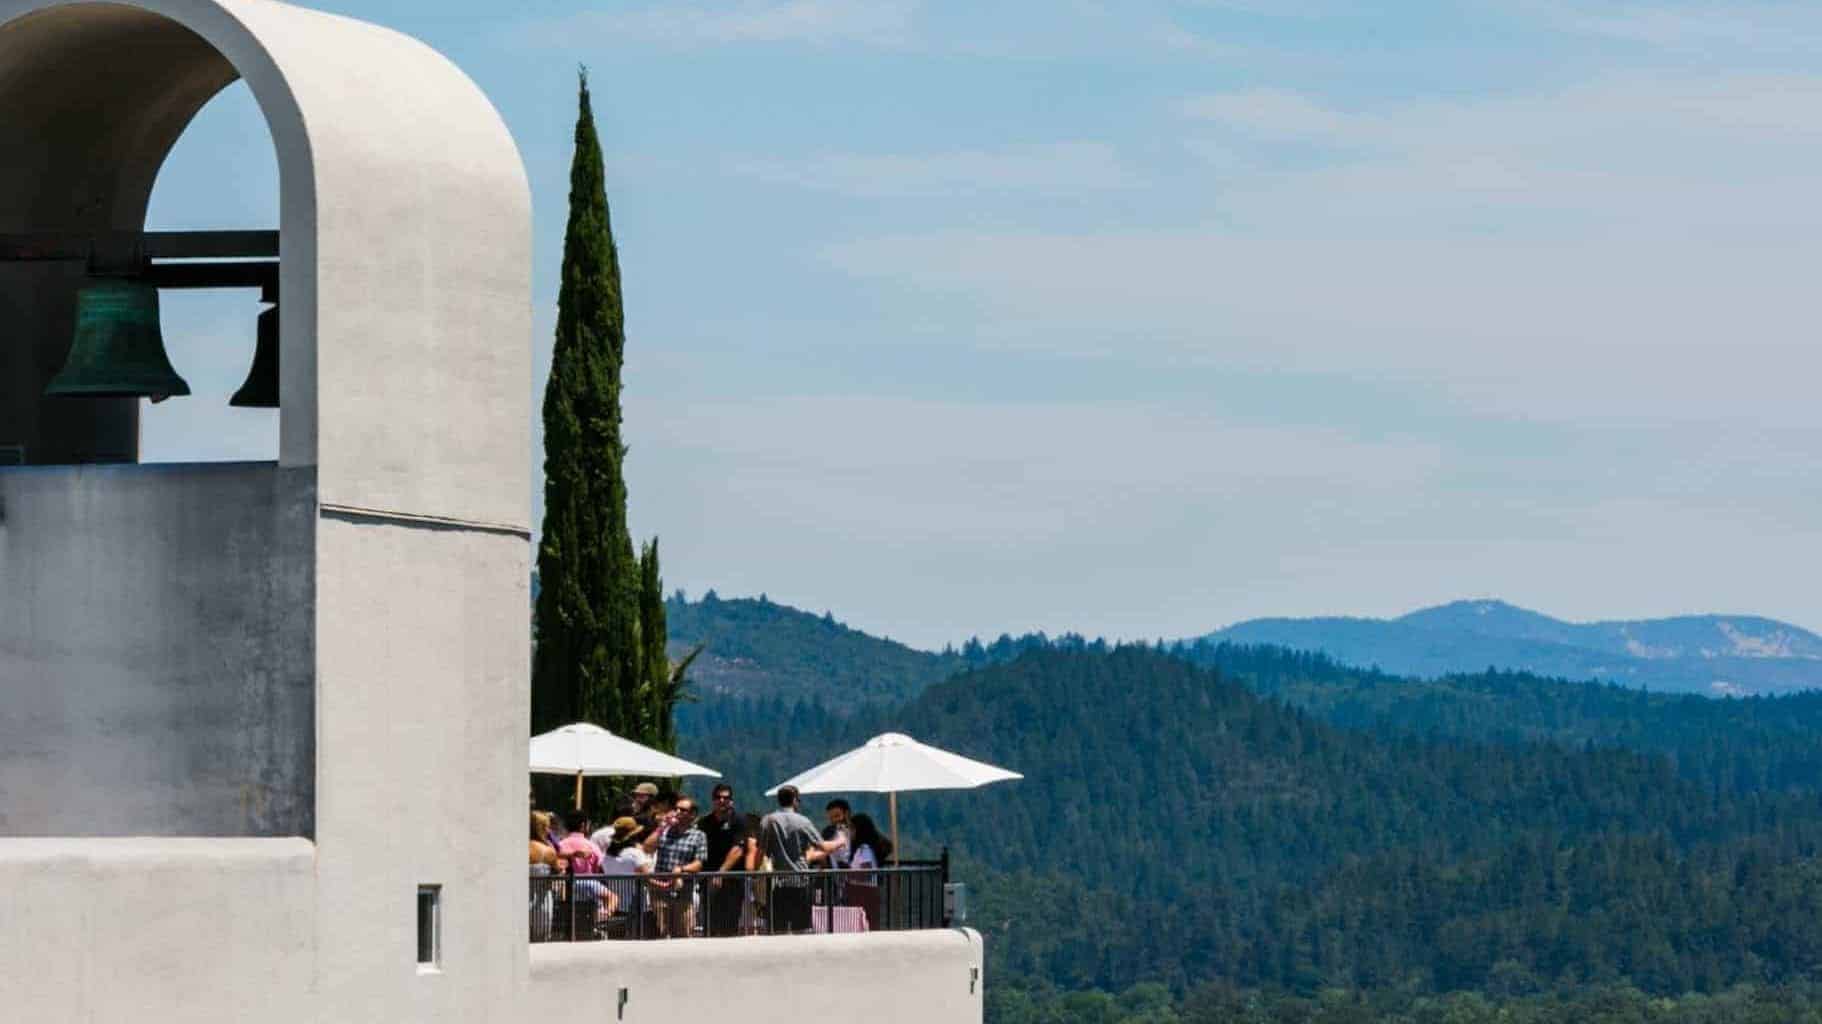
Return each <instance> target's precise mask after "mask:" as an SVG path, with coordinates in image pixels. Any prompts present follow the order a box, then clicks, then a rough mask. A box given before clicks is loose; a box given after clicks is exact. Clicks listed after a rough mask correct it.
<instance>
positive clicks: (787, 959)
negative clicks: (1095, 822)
mask: <svg viewBox="0 0 1822 1024" xmlns="http://www.w3.org/2000/svg"><path fill="white" fill-rule="evenodd" d="M985 984H986V979H985V977H984V976H983V960H982V951H981V937H980V934H979V933H978V932H976V931H974V930H973V929H955V930H937V931H922V932H878V933H874V934H870V935H792V936H752V937H745V938H733V939H700V940H695V941H683V942H662V941H658V942H576V943H569V942H557V943H544V944H540V945H536V946H533V947H532V950H531V988H530V991H529V994H528V998H527V999H526V1002H525V1004H524V1005H525V1008H526V1011H527V1012H525V1013H523V1014H521V1015H518V1016H515V1017H513V1018H511V1019H514V1020H525V1021H533V1020H539V1021H542V1020H558V1019H562V1018H563V1017H564V1016H566V1015H569V1014H573V1013H575V1012H577V1011H578V1010H580V1011H582V1012H583V1013H585V1014H586V1015H587V1019H590V1020H605V1021H613V1020H625V1021H629V1022H654V1024H657V1022H666V1021H679V1020H689V1021H700V1020H709V1019H716V1018H721V1017H723V1016H724V1015H729V1014H731V1015H732V1017H733V1019H735V1020H738V1021H740V1022H741V1024H803V1022H804V1021H810V1020H868V1021H876V1022H878V1024H978V1022H979V1021H980V1020H981V1007H982V991H983V986H984V985H985ZM622 988H624V989H626V994H627V1000H626V1006H625V1014H624V1016H622V1017H617V1016H615V1014H616V1013H617V1012H618V1010H619V1001H618V994H619V991H620V989H622Z"/></svg>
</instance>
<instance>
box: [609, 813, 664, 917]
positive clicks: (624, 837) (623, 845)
mask: <svg viewBox="0 0 1822 1024" xmlns="http://www.w3.org/2000/svg"><path fill="white" fill-rule="evenodd" d="M613 830H614V831H613V836H612V838H611V839H609V840H608V843H607V847H606V848H605V849H604V850H602V852H603V853H604V854H606V856H604V857H602V858H601V873H602V874H604V875H608V876H619V877H618V878H616V877H609V878H608V880H607V881H606V883H605V884H606V885H607V887H608V888H609V889H611V890H612V891H613V893H614V895H615V896H617V897H618V900H617V901H616V902H617V903H618V904H619V906H620V907H621V908H623V909H625V910H626V911H628V912H629V913H636V912H638V910H639V902H638V895H639V886H638V885H636V884H635V883H634V882H633V881H632V880H631V876H633V875H639V874H645V873H646V872H649V871H650V870H651V869H652V863H653V859H652V857H651V856H650V855H649V854H647V853H646V852H645V849H644V847H643V846H642V845H641V844H640V843H639V840H640V839H642V838H644V832H645V829H644V828H643V827H642V826H641V825H640V824H639V823H638V822H637V821H634V820H633V819H631V818H617V819H615V821H614V825H613ZM621 879H625V880H624V881H622V880H621Z"/></svg>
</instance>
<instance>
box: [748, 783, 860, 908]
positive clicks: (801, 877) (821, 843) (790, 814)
mask: <svg viewBox="0 0 1822 1024" xmlns="http://www.w3.org/2000/svg"><path fill="white" fill-rule="evenodd" d="M759 842H760V845H761V846H762V847H763V848H764V849H765V852H766V856H768V857H770V858H772V870H773V871H774V872H777V873H778V874H776V875H774V876H773V878H772V880H771V881H772V894H771V899H770V900H769V901H768V904H767V905H768V906H769V907H770V908H771V918H772V920H771V927H772V933H773V934H774V935H777V934H782V933H784V932H807V931H809V930H810V876H809V872H810V871H811V869H812V865H814V864H816V863H818V862H821V861H823V860H826V859H828V856H829V854H831V853H834V852H835V851H836V850H839V849H841V848H842V847H843V846H845V845H846V844H847V842H848V839H847V836H845V835H840V834H838V835H836V837H835V838H834V839H824V838H823V837H822V833H820V832H818V831H816V826H815V825H813V824H811V822H810V819H808V818H806V817H804V816H803V815H802V814H800V813H798V810H797V787H796V786H780V787H779V789H778V810H776V811H773V812H772V813H770V814H768V815H766V816H765V818H764V819H762V820H761V821H760V822H759Z"/></svg>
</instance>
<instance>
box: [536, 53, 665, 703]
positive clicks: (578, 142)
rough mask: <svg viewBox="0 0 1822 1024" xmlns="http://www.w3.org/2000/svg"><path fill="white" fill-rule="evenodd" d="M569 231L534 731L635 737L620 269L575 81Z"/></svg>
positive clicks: (640, 664)
mask: <svg viewBox="0 0 1822 1024" xmlns="http://www.w3.org/2000/svg"><path fill="white" fill-rule="evenodd" d="M578 92H579V95H580V100H579V104H580V109H579V110H578V111H577V115H576V137H575V146H576V148H575V156H574V159H573V161H572V163H571V164H570V176H569V224H568V227H567V230H566V231H565V233H564V238H563V280H562V284H561V286H560V288H559V290H558V293H557V336H556V345H555V349H554V352H553V355H552V359H551V370H550V381H549V383H548V384H547V385H546V386H545V389H544V532H543V539H542V541H541V543H540V545H539V548H538V576H539V582H540V589H539V593H538V609H537V631H538V636H537V641H538V645H537V651H536V653H535V655H534V656H533V661H532V681H531V692H532V731H533V732H542V731H544V730H547V729H552V728H555V727H556V726H559V725H563V724H566V723H569V722H573V721H577V720H586V721H590V722H594V723H595V724H597V725H600V726H602V727H603V728H606V729H609V730H612V731H614V732H616V733H620V734H622V735H628V736H633V737H639V736H640V735H641V734H642V733H643V732H644V731H645V729H644V728H642V726H644V724H645V723H643V722H640V721H639V720H638V718H637V717H632V718H630V719H629V717H628V715H627V711H628V710H629V707H628V703H627V700H626V698H627V696H628V695H630V694H633V693H637V692H638V691H640V690H642V689H644V688H645V687H644V686H643V685H642V684H643V683H644V681H645V675H646V672H645V657H644V652H643V650H642V648H641V646H640V643H639V628H638V614H639V611H638V598H639V567H638V564H637V561H636V560H635V558H634V554H633V541H632V536H631V534H630V533H629V532H628V531H627V525H626V479H625V476H624V475H623V473H622V462H623V460H624V459H625V456H626V446H625V444H624V443H623V442H622V440H621V436H620V370H621V363H622V359H623V358H624V355H625V351H626V325H625V316H624V313H623V310H622V308H621V301H620V263H619V257H618V255H617V253H616V252H615V249H614V236H613V226H612V224H611V223H610V220H609V217H608V208H607V185H606V180H605V174H604V172H603V168H602V159H601V141H600V139H599V137H597V135H596V134H595V118H594V111H593V109H592V108H591V106H590V103H589V94H588V73H587V71H586V70H584V71H583V72H582V73H581V75H580V81H579V83H578Z"/></svg>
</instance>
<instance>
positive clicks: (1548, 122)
mask: <svg viewBox="0 0 1822 1024" xmlns="http://www.w3.org/2000/svg"><path fill="white" fill-rule="evenodd" d="M1817 110H1822V76H1800V75H1726V76H1708V77H1670V78H1663V77H1649V76H1643V77H1641V76H1633V77H1626V78H1614V79H1611V80H1607V81H1603V82H1598V83H1590V84H1588V85H1585V86H1580V87H1576V88H1572V89H1565V90H1556V91H1548V92H1538V93H1534V94H1527V95H1518V96H1500V97H1483V98H1478V99H1464V100H1448V101H1440V100H1439V101H1425V102H1419V103H1410V104H1402V105H1394V106H1389V107H1381V108H1378V109H1371V110H1360V111H1355V112H1350V113H1348V114H1346V115H1341V114H1335V113H1333V112H1332V108H1331V107H1330V106H1329V105H1328V104H1325V103H1322V102H1320V101H1318V100H1316V99H1313V98H1307V97H1302V96H1299V95H1297V94H1293V93H1257V92H1253V93H1239V94H1233V95H1230V96H1223V97H1214V98H1210V97H1203V98H1201V99H1199V100H1197V101H1193V102H1192V103H1189V104H1186V105H1185V106H1184V112H1185V113H1186V114H1190V115H1193V118H1194V121H1193V122H1189V121H1186V123H1197V124H1201V125H1204V126H1208V130H1209V131H1211V132H1216V133H1218V134H1217V137H1216V139H1215V140H1214V141H1215V142H1216V143H1218V144H1222V145H1226V146H1229V147H1233V148H1234V149H1236V150H1238V151H1240V152H1242V153H1250V150H1248V149H1247V147H1248V146H1249V145H1256V144H1257V142H1256V136H1258V135H1260V134H1261V133H1264V134H1267V135H1270V136H1273V137H1274V138H1279V137H1290V136H1296V135H1298V134H1303V135H1314V136H1317V137H1320V138H1323V139H1327V140H1333V141H1336V142H1338V143H1341V144H1342V145H1340V146H1337V147H1336V148H1335V149H1334V151H1333V152H1332V153H1330V154H1328V155H1327V157H1326V158H1325V159H1324V160H1322V161H1321V162H1319V163H1316V164H1314V165H1298V166H1291V167H1286V166H1282V165H1277V164H1274V163H1273V162H1272V161H1271V160H1270V158H1269V156H1265V157H1257V156H1255V158H1254V159H1252V160H1251V161H1250V162H1249V161H1248V160H1229V161H1226V162H1224V163H1222V164H1220V165H1217V166H1215V167H1211V168H1210V179H1209V180H1208V182H1207V186H1206V189H1207V191H1206V195H1205V196H1203V197H1202V199H1201V201H1202V203H1203V204H1204V205H1202V206H1200V207H1198V208H1197V210H1196V213H1195V214H1194V215H1191V216H1186V218H1185V220H1186V221H1187V222H1188V225H1187V226H1184V227H1181V228H1176V229H1172V230H1126V231H1119V232H1093V231H1082V232H1070V231H1067V230H1063V231H1032V232H1024V233H982V232H975V231H948V232H938V233H934V234H909V235H904V236H899V237H877V238H870V239H857V240H854V241H852V242H849V243H846V244H841V245H834V246H830V247H828V248H827V249H826V250H825V251H824V258H825V260H826V261H827V263H828V265H830V266H832V267H835V268H837V269H840V270H842V271H844V272H846V273H849V274H851V275H855V276H857V277H862V278H867V279H872V280H879V281H888V280H889V281H893V282H897V283H898V284H900V285H908V286H910V287H912V288H915V289H920V290H926V291H928V290H935V291H939V292H943V293H947V294H949V295H951V296H954V297H955V298H956V299H957V300H959V301H958V305H959V307H960V308H963V309H966V310H968V311H969V315H970V316H971V317H972V316H974V315H975V314H976V312H977V311H985V315H984V316H983V317H981V318H980V319H978V320H970V323H971V324H972V330H971V332H970V335H969V336H971V337H976V338H985V339H989V340H993V341H998V342H1000V343H1003V344H1007V345H1018V344H1021V341H1020V339H1024V342H1023V343H1026V344H1036V345H1042V346H1046V347H1057V346H1071V345H1079V346H1081V347H1082V348H1083V349H1084V350H1085V351H1105V350H1107V348H1108V347H1109V346H1110V345H1111V346H1116V347H1118V346H1145V347H1147V348H1149V349H1151V350H1152V351H1170V352H1176V353H1178V354H1180V355H1181V357H1183V358H1193V359H1204V360H1212V361H1225V362H1228V363H1231V364H1233V365H1239V366H1246V367H1249V368H1253V369H1257V370H1261V371H1264V370H1269V369H1273V368H1277V369H1283V370H1287V371H1293V372H1294V371H1305V372H1340V373H1358V374H1370V375H1386V376H1391V377H1395V378H1398V379H1402V380H1412V381H1427V382H1433V383H1436V384H1437V385H1439V386H1442V387H1445V388H1446V389H1447V392H1448V393H1449V394H1450V395H1452V396H1454V398H1455V399H1456V400H1458V401H1460V402H1462V403H1464V404H1465V405H1467V406H1470V407H1472V408H1475V409H1478V410H1481V411H1483V412H1486V413H1488V414H1493V415H1501V416H1505V415H1522V416H1536V417H1548V418H1552V419H1561V420H1565V421H1577V420H1585V419H1586V418H1589V417H1604V416H1619V417H1631V418H1637V419H1643V420H1651V419H1654V418H1655V419H1662V420H1664V421H1671V420H1676V421H1690V420H1699V419H1709V420H1723V419H1727V418H1729V417H1752V418H1754V419H1755V420H1757V421H1760V422H1778V423H1785V424H1792V425H1812V426H1813V425H1816V424H1818V422H1819V421H1818V419H1817V414H1816V412H1815V406H1814V403H1813V399H1812V397H1811V396H1810V393H1809V392H1810V386H1809V383H1808V382H1810V381H1812V380H1813V379H1814V375H1815V373H1816V372H1818V371H1819V370H1822V353H1819V352H1818V350H1816V348H1815V347H1814V345H1813V344H1811V342H1810V341H1809V338H1808V333H1807V332H1808V328H1807V326H1806V325H1808V324H1809V323H1810V322H1811V321H1812V319H1813V318H1812V317H1811V315H1810V312H1809V307H1810V305H1811V302H1810V300H1809V298H1808V296H1809V293H1810V291H1811V289H1810V288H1809V286H1808V284H1807V282H1806V279H1805V278H1804V273H1805V270H1804V268H1806V267H1809V266H1813V265H1814V263H1815V261H1816V259H1817V258H1818V257H1822V244H1819V243H1818V242H1817V241H1816V239H1817V238H1818V237H1822V213H1819V212H1818V211H1817V209H1816V207H1815V204H1814V203H1813V201H1812V193H1813V182H1814V180H1815V179H1816V178H1817V177H1818V176H1822V118H1818V117H1817V115H1816V114H1815V113H1814V112H1815V111H1817ZM1249 139H1253V140H1255V141H1253V142H1249ZM1268 142H1269V140H1268ZM939 305H940V304H939Z"/></svg>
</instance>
